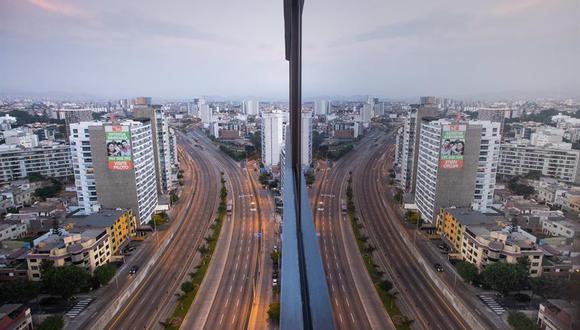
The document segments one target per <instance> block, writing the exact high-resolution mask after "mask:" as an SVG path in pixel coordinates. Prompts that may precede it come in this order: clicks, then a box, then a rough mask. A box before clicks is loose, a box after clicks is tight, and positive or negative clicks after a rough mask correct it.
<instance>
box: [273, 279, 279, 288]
mask: <svg viewBox="0 0 580 330" xmlns="http://www.w3.org/2000/svg"><path fill="white" fill-rule="evenodd" d="M272 286H273V287H276V286H278V279H277V278H273V279H272Z"/></svg>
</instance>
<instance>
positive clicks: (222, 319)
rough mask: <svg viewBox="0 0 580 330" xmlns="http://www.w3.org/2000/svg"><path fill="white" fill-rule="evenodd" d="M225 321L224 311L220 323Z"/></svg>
mask: <svg viewBox="0 0 580 330" xmlns="http://www.w3.org/2000/svg"><path fill="white" fill-rule="evenodd" d="M223 321H224V313H222V316H221V317H220V325H221V324H222V322H223Z"/></svg>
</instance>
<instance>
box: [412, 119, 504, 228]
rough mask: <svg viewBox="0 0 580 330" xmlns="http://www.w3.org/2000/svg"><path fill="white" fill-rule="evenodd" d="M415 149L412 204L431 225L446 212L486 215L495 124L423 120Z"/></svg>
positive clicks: (492, 181) (493, 161)
mask: <svg viewBox="0 0 580 330" xmlns="http://www.w3.org/2000/svg"><path fill="white" fill-rule="evenodd" d="M420 132H421V133H420V136H419V138H418V140H419V142H420V143H419V147H418V149H417V150H418V152H417V154H418V157H417V166H416V171H417V174H416V183H415V203H416V205H417V208H418V209H419V212H420V213H421V216H422V218H423V220H424V221H426V222H429V223H434V221H435V217H436V215H437V212H438V210H439V209H440V208H442V207H443V208H445V207H451V206H455V207H473V208H474V209H476V210H480V211H485V210H486V209H487V208H488V207H490V206H491V204H492V203H493V192H494V190H495V177H496V171H497V152H498V147H499V140H500V138H501V137H500V135H499V123H492V122H486V121H472V122H462V123H452V122H450V121H447V120H432V119H424V120H423V121H422V122H421V131H420Z"/></svg>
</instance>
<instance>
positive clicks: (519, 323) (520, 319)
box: [508, 312, 537, 330]
mask: <svg viewBox="0 0 580 330" xmlns="http://www.w3.org/2000/svg"><path fill="white" fill-rule="evenodd" d="M508 323H509V324H510V325H511V326H512V328H513V329H514V330H534V329H537V327H536V324H535V323H534V321H532V320H530V319H529V318H528V317H527V316H526V315H525V314H524V313H522V312H510V313H509V315H508Z"/></svg>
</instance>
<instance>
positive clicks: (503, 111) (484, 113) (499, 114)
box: [477, 108, 511, 132]
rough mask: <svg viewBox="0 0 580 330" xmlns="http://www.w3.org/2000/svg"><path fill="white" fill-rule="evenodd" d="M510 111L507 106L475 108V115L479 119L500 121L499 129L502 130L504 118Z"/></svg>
mask: <svg viewBox="0 0 580 330" xmlns="http://www.w3.org/2000/svg"><path fill="white" fill-rule="evenodd" d="M510 112H511V109H509V108H479V109H477V117H478V119H479V120H489V121H493V122H496V123H500V131H501V132H503V125H504V122H505V118H506V117H508V116H509V114H510Z"/></svg>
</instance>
